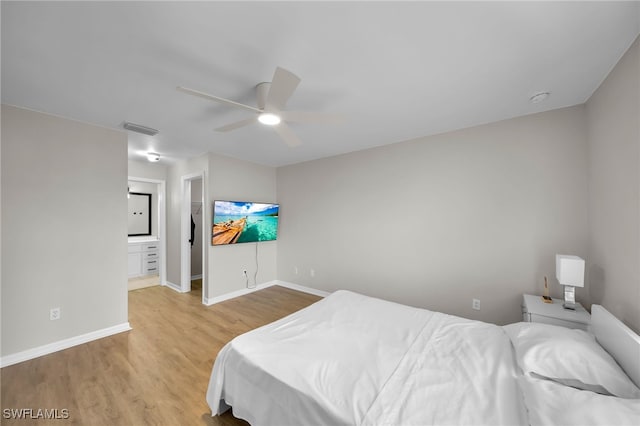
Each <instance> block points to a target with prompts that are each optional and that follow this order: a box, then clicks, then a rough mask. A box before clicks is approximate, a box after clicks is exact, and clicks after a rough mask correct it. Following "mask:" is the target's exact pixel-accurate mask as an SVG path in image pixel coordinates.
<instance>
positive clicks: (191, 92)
mask: <svg viewBox="0 0 640 426" xmlns="http://www.w3.org/2000/svg"><path fill="white" fill-rule="evenodd" d="M176 89H178V90H179V91H181V92H184V93H188V94H189V95H194V96H199V97H201V98H204V99H209V100H210V101H215V102H220V103H223V104H227V105H232V106H234V107H236V108H243V109H247V110H249V111H253V112H262V111H261V110H260V109H258V108H254V107H252V106H249V105H245V104H240V103H238V102H234V101H231V100H229V99H225V98H220V97H218V96H213V95H210V94H208V93H204V92H200V91H199V90H193V89H189V88H188V87H182V86H178V87H176Z"/></svg>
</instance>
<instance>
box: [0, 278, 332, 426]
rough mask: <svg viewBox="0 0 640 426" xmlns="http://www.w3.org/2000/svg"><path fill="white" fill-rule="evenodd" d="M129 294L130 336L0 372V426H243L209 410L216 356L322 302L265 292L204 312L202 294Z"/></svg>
mask: <svg viewBox="0 0 640 426" xmlns="http://www.w3.org/2000/svg"><path fill="white" fill-rule="evenodd" d="M194 289H195V290H194V291H192V292H191V293H186V294H180V293H176V292H174V291H173V290H171V289H169V288H167V287H149V288H144V289H140V290H134V291H130V292H129V322H130V323H131V326H132V328H133V330H131V331H129V332H126V333H120V334H117V335H115V336H110V337H106V338H103V339H99V340H96V341H93V342H89V343H86V344H83V345H79V346H76V347H73V348H69V349H66V350H64V351H60V352H56V353H53V354H50V355H46V356H43V357H40V358H37V359H34V360H30V361H25V362H22V363H20V364H16V365H12V366H9V367H5V368H3V369H2V370H0V380H1V382H2V385H1V390H2V396H1V401H2V403H1V407H2V415H3V417H2V419H1V421H0V423H2V424H3V425H27V424H33V423H37V424H38V425H49V424H51V425H61V424H65V425H217V426H235V425H246V423H245V422H244V421H242V420H240V419H236V418H235V417H233V416H232V414H231V413H230V412H227V413H225V414H224V415H222V416H219V417H211V415H210V411H209V407H208V406H207V403H206V401H205V394H206V390H207V386H208V383H209V375H210V374H211V368H212V366H213V362H214V360H215V357H216V355H217V353H218V351H219V350H220V349H221V348H222V346H224V344H225V343H227V342H228V341H229V340H231V339H232V338H234V337H235V336H238V335H240V334H242V333H244V332H246V331H249V330H251V329H254V328H256V327H259V326H261V325H264V324H268V323H270V322H272V321H275V320H277V319H279V318H282V317H284V316H286V315H288V314H290V313H292V312H295V311H297V310H299V309H301V308H303V307H305V306H308V305H310V304H312V303H314V302H316V301H317V300H319V299H320V298H319V297H317V296H313V295H310V294H306V293H301V292H298V291H295V290H290V289H287V288H284V287H278V286H274V287H269V288H266V289H264V290H260V291H257V292H254V293H251V294H248V295H246V296H242V297H238V298H235V299H231V300H227V301H225V302H221V303H218V304H216V305H213V306H209V307H206V306H203V305H202V303H201V293H200V291H199V288H198V287H197V286H195V287H194ZM28 408H31V409H33V410H34V413H35V412H36V411H37V409H48V410H51V409H57V410H58V413H59V414H60V413H61V410H62V409H66V410H68V414H69V418H68V419H66V420H60V419H58V420H50V421H48V420H46V419H39V420H37V421H36V420H24V419H23V420H16V419H7V418H5V417H4V413H5V411H4V410H5V409H28Z"/></svg>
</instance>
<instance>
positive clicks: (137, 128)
mask: <svg viewBox="0 0 640 426" xmlns="http://www.w3.org/2000/svg"><path fill="white" fill-rule="evenodd" d="M122 127H124V128H125V129H127V130H131V131H132V132H138V133H142V134H143V135H149V136H155V135H157V134H158V131H157V130H156V129H152V128H151V127H146V126H141V125H140V124H135V123H129V122H128V121H125V122H124V125H123V126H122Z"/></svg>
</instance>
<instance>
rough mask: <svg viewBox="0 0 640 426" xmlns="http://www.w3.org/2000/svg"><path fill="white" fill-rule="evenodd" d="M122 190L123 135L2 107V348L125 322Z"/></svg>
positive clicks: (14, 349)
mask: <svg viewBox="0 0 640 426" xmlns="http://www.w3.org/2000/svg"><path fill="white" fill-rule="evenodd" d="M126 190H127V138H126V135H125V133H123V132H119V131H115V130H110V129H105V128H101V127H96V126H92V125H88V124H84V123H80V122H76V121H71V120H66V119H63V118H59V117H54V116H51V115H46V114H42V113H38V112H33V111H29V110H24V109H19V108H15V107H11V106H6V105H3V106H2V355H3V356H4V355H8V354H13V353H16V352H20V351H24V350H27V349H32V348H35V347H38V346H42V345H45V344H48V343H52V342H56V341H59V340H63V339H66V338H71V337H75V336H78V335H81V334H85V333H90V332H93V331H97V330H101V329H104V328H108V327H112V326H116V325H121V324H123V323H126V322H127V196H126ZM54 307H60V308H61V318H60V319H59V320H57V321H50V320H49V310H50V309H51V308H54Z"/></svg>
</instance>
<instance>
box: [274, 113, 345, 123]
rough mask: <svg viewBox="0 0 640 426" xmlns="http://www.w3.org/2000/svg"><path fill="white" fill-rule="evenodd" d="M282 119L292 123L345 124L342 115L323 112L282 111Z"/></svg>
mask: <svg viewBox="0 0 640 426" xmlns="http://www.w3.org/2000/svg"><path fill="white" fill-rule="evenodd" d="M279 115H280V117H281V118H282V119H283V120H285V121H291V122H292V123H320V124H340V123H342V122H344V120H345V119H344V116H342V115H340V114H326V113H323V112H308V111H281V112H280V113H279Z"/></svg>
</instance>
